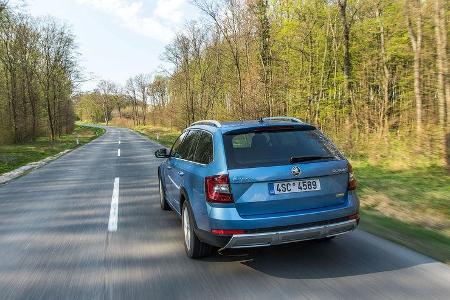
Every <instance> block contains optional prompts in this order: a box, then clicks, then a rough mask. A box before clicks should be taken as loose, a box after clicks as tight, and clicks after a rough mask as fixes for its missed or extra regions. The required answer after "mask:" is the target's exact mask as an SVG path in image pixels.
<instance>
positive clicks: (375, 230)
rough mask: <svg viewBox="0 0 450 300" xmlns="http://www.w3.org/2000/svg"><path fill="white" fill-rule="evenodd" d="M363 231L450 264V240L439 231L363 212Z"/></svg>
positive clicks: (370, 212) (366, 211) (373, 212)
mask: <svg viewBox="0 0 450 300" xmlns="http://www.w3.org/2000/svg"><path fill="white" fill-rule="evenodd" d="M360 227H361V229H363V230H365V231H367V232H370V233H372V234H374V235H377V236H380V237H382V238H384V239H387V240H390V241H393V242H395V243H398V244H400V245H403V246H406V247H408V248H411V249H413V250H415V251H417V252H420V253H422V254H425V255H427V256H429V257H432V258H434V259H436V260H440V261H442V262H445V263H447V264H449V263H450V238H449V237H448V236H446V235H444V234H442V233H440V232H438V231H435V230H430V229H426V228H424V227H421V226H418V225H414V224H408V223H405V222H402V221H400V220H397V219H394V218H391V217H386V216H384V215H382V214H381V213H379V212H376V211H370V210H364V209H363V210H362V211H361V223H360Z"/></svg>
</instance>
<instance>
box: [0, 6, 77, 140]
mask: <svg viewBox="0 0 450 300" xmlns="http://www.w3.org/2000/svg"><path fill="white" fill-rule="evenodd" d="M79 75H80V73H79V67H78V54H77V52H76V45H75V39H74V36H73V35H72V33H71V32H70V30H69V29H68V27H67V26H66V25H64V24H60V23H59V22H58V21H55V20H54V19H51V18H49V17H47V18H42V19H36V18H33V17H31V16H29V15H27V14H26V13H23V12H22V11H21V9H19V8H16V7H12V5H10V4H8V1H0V144H10V143H15V144H20V143H27V142H34V141H35V140H36V139H37V137H40V136H49V137H50V138H51V140H54V139H56V138H58V137H60V136H61V135H62V134H67V133H70V132H72V130H73V128H74V121H75V114H74V106H73V98H72V96H73V92H74V90H75V87H76V85H77V84H78V81H79V78H80V76H79Z"/></svg>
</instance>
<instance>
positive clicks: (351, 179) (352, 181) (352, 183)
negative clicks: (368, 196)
mask: <svg viewBox="0 0 450 300" xmlns="http://www.w3.org/2000/svg"><path fill="white" fill-rule="evenodd" d="M357 185H358V182H357V181H356V178H355V174H353V167H352V165H351V164H350V163H349V164H348V190H349V191H353V190H356V187H357Z"/></svg>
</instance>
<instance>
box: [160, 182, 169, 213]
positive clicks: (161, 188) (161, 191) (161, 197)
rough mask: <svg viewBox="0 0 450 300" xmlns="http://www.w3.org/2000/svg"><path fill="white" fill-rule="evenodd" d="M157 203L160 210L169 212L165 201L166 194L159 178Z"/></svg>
mask: <svg viewBox="0 0 450 300" xmlns="http://www.w3.org/2000/svg"><path fill="white" fill-rule="evenodd" d="M159 203H160V204H161V209H162V210H170V206H169V204H168V203H167V200H166V192H165V191H164V188H163V184H162V180H161V178H159Z"/></svg>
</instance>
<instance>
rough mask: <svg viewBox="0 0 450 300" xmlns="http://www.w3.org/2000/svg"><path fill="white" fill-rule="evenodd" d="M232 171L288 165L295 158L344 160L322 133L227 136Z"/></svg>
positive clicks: (309, 131) (291, 131) (256, 133)
mask: <svg viewBox="0 0 450 300" xmlns="http://www.w3.org/2000/svg"><path fill="white" fill-rule="evenodd" d="M223 140H224V144H225V152H226V156H227V163H228V168H229V169H241V168H254V167H267V166H276V165H287V164H290V163H291V158H303V159H305V160H304V161H305V162H311V161H321V160H333V159H343V156H342V154H341V153H340V152H339V150H338V149H337V148H336V146H334V145H333V144H332V143H331V142H330V141H329V140H328V139H327V138H326V137H325V136H324V135H323V134H322V133H321V132H320V131H319V130H306V131H305V130H288V131H286V130H285V131H267V132H247V133H239V134H225V135H224V136H223Z"/></svg>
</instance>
